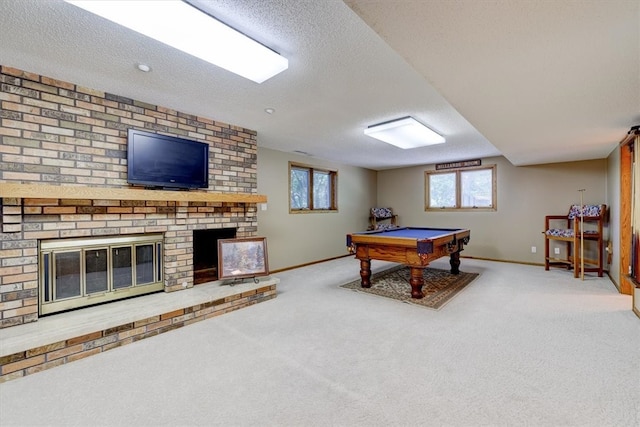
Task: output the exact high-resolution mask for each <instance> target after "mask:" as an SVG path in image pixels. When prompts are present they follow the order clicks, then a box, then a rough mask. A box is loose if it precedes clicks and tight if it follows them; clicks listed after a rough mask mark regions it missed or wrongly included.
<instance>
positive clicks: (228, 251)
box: [218, 237, 269, 279]
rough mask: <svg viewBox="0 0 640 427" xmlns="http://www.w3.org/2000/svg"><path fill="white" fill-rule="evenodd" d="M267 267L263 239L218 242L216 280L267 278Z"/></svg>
mask: <svg viewBox="0 0 640 427" xmlns="http://www.w3.org/2000/svg"><path fill="white" fill-rule="evenodd" d="M268 265H269V263H268V260H267V240H266V238H265V237H245V238H238V239H220V240H218V279H240V278H244V277H256V276H267V275H268V274H269V267H268Z"/></svg>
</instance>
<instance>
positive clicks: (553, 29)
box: [0, 0, 640, 170]
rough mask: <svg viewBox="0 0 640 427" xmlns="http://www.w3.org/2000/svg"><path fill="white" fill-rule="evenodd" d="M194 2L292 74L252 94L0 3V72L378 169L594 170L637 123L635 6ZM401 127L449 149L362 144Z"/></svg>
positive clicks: (77, 12)
mask: <svg viewBox="0 0 640 427" xmlns="http://www.w3.org/2000/svg"><path fill="white" fill-rule="evenodd" d="M191 3H193V4H195V5H197V6H198V7H200V8H202V9H203V10H206V11H207V12H209V13H210V14H211V15H214V16H216V17H217V18H219V19H220V20H222V21H224V22H226V23H227V24H229V25H231V26H233V27H235V28H237V29H238V30H240V31H242V32H244V33H246V34H248V35H250V36H251V37H253V38H255V39H256V40H258V41H260V42H262V43H263V44H265V45H267V46H269V47H271V48H272V49H274V50H276V51H278V52H279V53H280V54H282V55H283V56H285V57H286V58H288V59H289V69H288V70H286V71H285V72H283V73H281V74H279V75H277V76H275V77H274V78H272V79H270V80H267V81H266V82H264V83H262V84H256V83H253V82H251V81H249V80H246V79H243V78H241V77H238V76H235V75H233V74H230V73H228V72H226V71H224V70H221V69H219V68H217V67H215V66H213V65H210V64H208V63H205V62H203V61H201V60H198V59H196V58H193V57H190V56H189V55H186V54H183V53H181V52H178V51H176V50H174V49H172V48H169V47H167V46H164V45H162V44H161V43H158V42H155V41H153V40H150V39H148V38H146V37H144V36H142V35H139V34H137V33H134V32H132V31H129V30H127V29H124V28H121V27H118V26H117V25H115V24H113V23H111V22H108V21H105V20H103V19H101V18H99V17H96V16H93V15H91V14H90V13H88V12H86V11H84V10H81V9H78V8H76V7H74V6H72V5H69V4H67V3H64V2H62V1H61V0H49V1H41V0H3V1H2V6H0V7H1V10H2V13H1V14H0V40H2V42H1V43H0V64H2V65H7V66H11V67H15V68H20V69H24V70H26V71H30V72H35V73H38V74H42V75H46V76H50V77H53V78H56V79H60V80H65V81H69V82H73V83H77V84H80V85H82V86H86V87H89V88H95V89H99V90H104V91H107V92H110V93H114V94H118V95H123V96H126V97H129V98H134V99H138V100H141V101H144V102H148V103H151V104H157V105H162V106H166V107H169V108H173V109H176V110H179V111H183V112H186V113H190V114H197V115H202V116H205V117H210V118H213V119H216V120H219V121H223V122H227V123H231V124H235V125H239V126H244V127H247V128H250V129H254V130H256V131H257V132H258V145H259V146H262V147H267V148H272V149H276V150H280V151H285V152H303V153H308V154H309V155H310V156H313V157H315V158H318V159H326V160H330V161H335V162H340V163H347V164H351V165H354V166H361V167H367V168H371V169H377V170H381V169H388V168H394V167H403V166H411V165H418V164H426V163H438V162H446V161H454V160H463V159H471V158H479V157H488V156H494V155H500V154H502V155H504V156H505V157H506V158H507V159H509V160H510V161H511V162H512V163H514V164H534V163H549V162H559V161H570V160H583V159H593V158H604V157H606V156H607V155H608V154H609V153H610V152H611V151H612V150H613V149H614V148H615V147H616V145H617V143H618V142H619V141H620V140H621V139H622V138H623V137H624V135H625V133H626V132H627V130H628V129H629V127H630V126H632V125H634V124H638V123H640V48H639V47H640V30H639V29H638V22H639V18H640V2H638V1H620V0H618V1H616V0H609V1H607V2H593V1H584V2H580V1H560V2H546V1H545V2H531V1H492V2H476V1H473V0H463V1H454V0H451V1H448V0H447V1H432V0H428V1H365V0H349V1H347V3H348V5H347V4H345V3H344V2H342V1H338V0H322V1H295V0H216V1H206V0H193V1H191ZM365 22H366V23H365ZM171 30H172V29H170V28H169V29H167V31H171ZM137 63H145V64H148V65H150V66H151V68H152V71H151V72H150V73H146V74H144V73H141V72H140V71H138V70H137V69H136V67H135V65H136V64H137ZM265 108H274V109H275V113H274V114H271V115H269V114H267V113H265V112H264V109H265ZM407 115H411V116H414V117H415V118H417V119H418V120H420V121H422V122H424V123H425V124H427V125H429V126H430V127H431V128H433V129H434V130H436V131H438V132H439V133H441V134H443V135H444V136H445V137H446V139H447V143H446V144H441V145H437V146H431V147H426V148H419V149H412V150H401V149H398V148H395V147H393V146H389V145H387V144H384V143H382V142H379V141H377V140H374V139H372V138H369V137H367V136H365V135H364V134H363V130H364V128H365V127H367V126H368V125H371V124H374V123H378V122H382V121H386V120H390V119H393V118H398V117H402V116H407Z"/></svg>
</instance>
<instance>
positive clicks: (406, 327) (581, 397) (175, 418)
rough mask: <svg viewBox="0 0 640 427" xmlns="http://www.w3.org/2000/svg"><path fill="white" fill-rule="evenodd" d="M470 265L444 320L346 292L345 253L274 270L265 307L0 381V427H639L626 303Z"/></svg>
mask: <svg viewBox="0 0 640 427" xmlns="http://www.w3.org/2000/svg"><path fill="white" fill-rule="evenodd" d="M431 266H432V267H434V268H442V269H446V268H447V267H448V262H446V261H443V262H434V263H433V264H432V265H431ZM373 267H374V270H375V271H380V269H383V268H388V267H389V265H388V264H385V263H380V262H375V261H374V262H373ZM461 269H462V270H463V271H467V272H475V273H479V276H478V277H477V278H476V279H475V280H474V281H473V283H472V284H471V285H470V286H468V287H467V288H466V289H464V291H463V292H460V293H459V294H458V295H456V297H455V298H453V299H452V300H451V301H449V302H448V303H447V305H446V306H445V307H444V308H443V309H441V310H425V309H424V308H422V307H417V306H414V305H410V304H399V303H398V302H397V301H391V300H388V299H386V298H373V297H369V298H363V296H364V295H362V294H359V293H356V292H349V291H345V290H344V289H341V288H340V287H339V285H340V284H343V283H346V282H348V281H350V280H355V279H357V278H358V277H359V276H358V272H359V262H358V261H357V260H354V259H353V258H351V257H347V258H341V259H338V260H335V261H330V262H326V263H322V264H317V265H312V266H308V267H304V268H300V269H296V270H291V271H287V272H283V273H280V274H278V275H277V276H278V277H279V278H280V280H281V282H280V285H279V287H278V296H277V298H275V299H273V300H271V301H268V302H264V303H261V304H257V305H254V306H251V307H248V308H245V309H242V310H239V311H235V312H232V313H229V314H225V315H223V316H220V317H216V318H214V319H211V320H207V321H203V322H199V323H196V324H194V325H191V326H188V327H184V328H181V329H178V330H175V331H171V332H167V333H165V334H162V335H159V336H157V337H153V338H149V339H145V340H142V341H139V342H136V343H133V344H131V345H127V346H124V347H120V348H117V349H114V350H110V351H108V352H105V353H101V354H98V355H96V356H92V357H89V358H86V359H82V360H79V361H77V362H73V363H70V364H67V365H63V366H60V367H57V368H53V369H49V370H46V371H43V372H40V373H37V374H34V375H29V376H27V377H24V378H20V379H16V380H13V381H9V382H7V383H4V384H0V424H1V425H2V426H323V427H324V426H367V427H368V426H385V427H386V426H550V427H551V426H580V427H584V426H594V427H596V426H597V427H602V426H616V427H619V426H633V427H637V426H638V425H640V319H638V318H637V317H636V315H635V314H634V313H633V312H632V311H631V297H629V296H626V295H620V294H619V293H618V292H617V291H616V290H615V288H614V286H613V284H612V283H611V281H610V280H609V279H608V278H606V277H605V278H597V277H595V275H593V276H592V275H587V277H586V278H585V280H584V281H581V280H580V279H574V278H573V274H572V273H571V272H568V271H566V270H558V269H555V270H552V271H544V268H543V267H539V266H526V265H516V264H507V263H497V262H487V261H479V260H470V259H463V260H462V264H461Z"/></svg>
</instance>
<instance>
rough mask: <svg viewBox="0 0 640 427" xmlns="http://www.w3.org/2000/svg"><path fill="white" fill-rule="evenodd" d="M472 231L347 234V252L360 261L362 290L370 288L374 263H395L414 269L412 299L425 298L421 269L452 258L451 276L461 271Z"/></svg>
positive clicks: (406, 230) (405, 229)
mask: <svg viewBox="0 0 640 427" xmlns="http://www.w3.org/2000/svg"><path fill="white" fill-rule="evenodd" d="M470 235H471V232H470V231H469V230H467V229H464V228H428V227H401V228H391V229H386V230H373V231H363V232H359V233H351V234H347V249H348V250H349V252H350V253H353V254H355V257H356V258H357V259H359V260H360V277H361V279H362V280H361V282H360V284H361V286H362V287H363V288H369V287H371V282H370V279H371V260H372V259H377V260H382V261H392V262H397V263H402V264H405V265H406V266H408V267H410V268H411V279H410V281H409V283H410V284H411V297H412V298H417V299H420V298H423V297H424V294H423V293H422V286H423V285H424V278H423V277H422V270H423V269H424V268H425V267H427V266H428V265H429V263H430V262H431V261H433V260H436V259H438V258H440V257H443V256H445V255H449V257H450V261H449V263H450V264H451V273H452V274H458V273H459V272H460V269H459V267H460V252H461V251H462V250H463V249H464V245H466V244H467V243H469V238H470Z"/></svg>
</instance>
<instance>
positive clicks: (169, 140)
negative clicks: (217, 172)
mask: <svg viewBox="0 0 640 427" xmlns="http://www.w3.org/2000/svg"><path fill="white" fill-rule="evenodd" d="M127 145H128V146H127V162H128V164H127V182H128V183H129V184H136V185H144V186H146V187H150V188H166V189H185V190H186V189H192V188H207V187H209V145H208V144H205V143H203V142H198V141H192V140H188V139H182V138H177V137H174V136H167V135H159V134H155V133H151V132H144V131H141V130H136V129H129V133H128V138H127Z"/></svg>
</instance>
